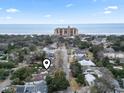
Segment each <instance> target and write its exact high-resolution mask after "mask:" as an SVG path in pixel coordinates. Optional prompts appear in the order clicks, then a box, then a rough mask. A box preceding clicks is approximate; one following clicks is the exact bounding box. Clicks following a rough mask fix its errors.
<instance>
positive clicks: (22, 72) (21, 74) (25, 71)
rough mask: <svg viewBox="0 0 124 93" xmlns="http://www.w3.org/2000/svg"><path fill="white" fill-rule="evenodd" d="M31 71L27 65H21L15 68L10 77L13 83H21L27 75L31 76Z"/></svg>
mask: <svg viewBox="0 0 124 93" xmlns="http://www.w3.org/2000/svg"><path fill="white" fill-rule="evenodd" d="M32 73H33V69H32V68H29V67H23V68H20V69H18V70H16V71H15V72H14V73H13V74H12V77H11V79H12V80H13V83H14V84H18V83H19V84H23V82H24V81H26V79H27V78H28V77H31V75H32Z"/></svg>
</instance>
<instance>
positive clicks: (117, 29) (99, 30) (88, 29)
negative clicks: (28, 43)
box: [0, 24, 124, 35]
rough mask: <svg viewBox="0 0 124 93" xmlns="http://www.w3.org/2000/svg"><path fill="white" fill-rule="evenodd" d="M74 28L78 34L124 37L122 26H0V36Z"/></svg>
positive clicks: (123, 25)
mask: <svg viewBox="0 0 124 93" xmlns="http://www.w3.org/2000/svg"><path fill="white" fill-rule="evenodd" d="M68 25H69V26H71V27H76V28H77V29H78V30H79V34H92V35H113V34H116V35H124V24H64V25H62V24H0V34H15V35H17V34H39V35H40V34H44V35H46V34H49V35H51V34H53V33H54V29H55V28H57V27H68Z"/></svg>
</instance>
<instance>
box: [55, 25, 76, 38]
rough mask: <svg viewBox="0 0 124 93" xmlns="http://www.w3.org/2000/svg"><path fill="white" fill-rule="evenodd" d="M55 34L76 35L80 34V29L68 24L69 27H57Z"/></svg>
mask: <svg viewBox="0 0 124 93" xmlns="http://www.w3.org/2000/svg"><path fill="white" fill-rule="evenodd" d="M54 35H57V36H65V37H70V36H76V35H78V29H77V28H74V27H73V28H71V27H70V26H68V28H56V29H55V31H54Z"/></svg>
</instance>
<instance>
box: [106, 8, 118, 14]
mask: <svg viewBox="0 0 124 93" xmlns="http://www.w3.org/2000/svg"><path fill="white" fill-rule="evenodd" d="M116 10H118V6H108V7H106V8H105V9H104V14H111V13H112V12H114V11H116Z"/></svg>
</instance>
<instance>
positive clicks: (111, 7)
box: [105, 6, 118, 10]
mask: <svg viewBox="0 0 124 93" xmlns="http://www.w3.org/2000/svg"><path fill="white" fill-rule="evenodd" d="M105 10H118V6H108V7H106V8H105Z"/></svg>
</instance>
